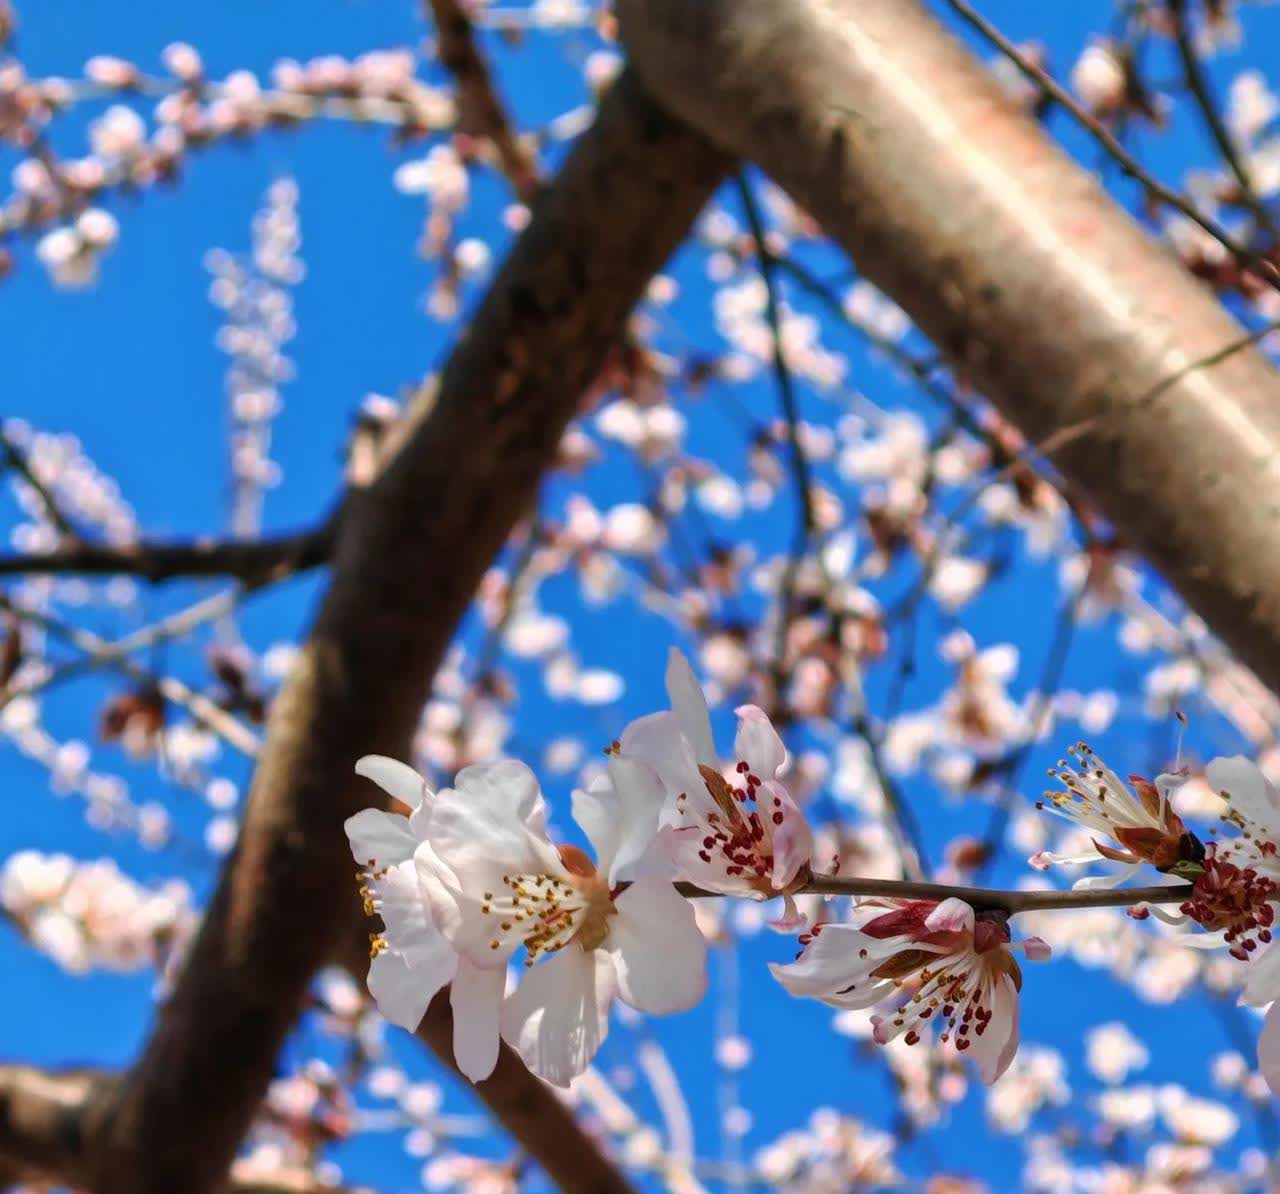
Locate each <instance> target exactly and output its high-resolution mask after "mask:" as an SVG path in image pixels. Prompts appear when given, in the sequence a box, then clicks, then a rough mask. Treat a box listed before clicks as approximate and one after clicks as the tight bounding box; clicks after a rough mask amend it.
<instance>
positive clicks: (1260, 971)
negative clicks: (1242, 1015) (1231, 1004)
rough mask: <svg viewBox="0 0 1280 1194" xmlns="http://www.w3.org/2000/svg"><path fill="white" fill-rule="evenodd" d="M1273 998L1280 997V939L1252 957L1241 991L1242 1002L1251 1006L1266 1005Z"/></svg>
mask: <svg viewBox="0 0 1280 1194" xmlns="http://www.w3.org/2000/svg"><path fill="white" fill-rule="evenodd" d="M1273 999H1280V941H1273V942H1272V943H1271V944H1270V945H1268V946H1267V948H1266V949H1265V950H1263V952H1262V953H1261V954H1258V955H1255V956H1254V957H1253V958H1252V959H1250V961H1249V963H1248V965H1247V966H1246V968H1245V974H1244V990H1243V991H1241V993H1240V1002H1241V1003H1245V1004H1248V1005H1249V1006H1250V1007H1266V1006H1267V1004H1268V1003H1270V1002H1271V1001H1272V1000H1273Z"/></svg>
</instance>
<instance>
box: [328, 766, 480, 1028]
mask: <svg viewBox="0 0 1280 1194" xmlns="http://www.w3.org/2000/svg"><path fill="white" fill-rule="evenodd" d="M356 773H357V774H358V775H363V776H365V777H366V778H368V779H371V780H373V782H374V783H376V784H377V785H378V786H379V787H380V788H382V789H383V790H384V791H385V792H387V794H388V795H390V796H392V797H394V798H395V799H396V800H398V801H400V802H401V803H402V804H405V805H407V806H408V807H409V808H410V809H412V812H411V813H410V814H409V816H407V817H404V816H400V815H399V814H397V813H389V812H383V811H382V809H377V808H366V809H364V810H362V811H361V812H358V813H356V815H355V816H354V817H349V818H348V819H347V822H346V831H347V838H348V840H349V841H350V843H351V853H352V855H353V856H354V857H355V860H356V862H358V863H359V864H360V865H361V866H362V867H365V868H367V873H366V875H365V876H364V886H363V887H362V888H361V893H362V894H363V895H364V897H365V911H366V912H367V913H369V914H373V913H374V912H376V913H378V915H380V916H381V917H382V922H383V925H384V926H385V927H384V930H383V932H382V933H381V934H380V935H376V936H375V937H374V938H373V948H372V951H371V952H372V959H371V960H370V962H369V993H370V994H371V995H372V996H373V998H374V1001H375V1002H376V1003H377V1005H378V1010H379V1011H380V1012H381V1013H382V1014H383V1015H384V1016H386V1018H387V1019H388V1020H390V1021H391V1022H392V1023H393V1024H399V1025H400V1026H401V1027H402V1028H406V1029H408V1030H409V1031H410V1032H412V1031H413V1030H414V1029H415V1028H417V1027H418V1024H419V1023H420V1022H421V1020H422V1017H423V1016H424V1015H426V1011H427V1005H428V1004H429V1003H430V1002H431V1000H432V999H433V998H434V997H435V995H436V992H437V991H439V990H440V988H441V987H443V986H444V985H445V983H448V982H451V981H452V980H453V979H454V978H455V976H456V974H457V972H458V969H459V963H458V958H457V956H456V955H455V953H454V951H453V948H452V947H451V946H450V945H449V943H448V942H447V941H446V940H445V938H444V936H443V935H442V934H441V932H440V930H439V929H438V928H437V927H436V925H435V921H434V919H433V917H432V915H431V912H430V909H429V906H428V905H427V903H426V901H425V900H424V899H423V897H422V892H421V889H420V886H419V883H418V874H417V870H416V869H415V867H414V861H413V856H414V851H415V850H416V849H417V848H418V846H419V844H420V843H421V842H423V841H424V840H425V839H426V832H427V825H428V822H429V821H430V817H431V809H432V805H433V803H434V799H435V797H434V796H433V794H432V792H431V791H430V789H429V788H428V787H427V784H426V781H425V780H424V779H423V778H422V776H420V775H419V774H418V773H417V772H416V771H414V769H413V768H412V767H410V766H408V765H407V764H405V763H401V762H398V761H397V760H395V759H388V758H386V757H384V756H382V755H365V756H364V758H362V759H360V760H359V761H358V762H357V763H356ZM455 1031H456V1029H455Z"/></svg>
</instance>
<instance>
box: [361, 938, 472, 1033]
mask: <svg viewBox="0 0 1280 1194" xmlns="http://www.w3.org/2000/svg"><path fill="white" fill-rule="evenodd" d="M449 956H450V961H451V962H452V960H453V954H452V952H450V955H449ZM444 981H445V982H448V981H449V980H448V979H447V978H446V979H445V980H444ZM442 986H444V983H443V982H442V983H440V984H438V985H437V984H435V983H434V980H433V979H432V978H429V977H427V976H425V975H424V974H423V972H422V971H421V970H414V969H413V968H412V967H410V966H409V964H408V963H407V962H405V960H404V958H402V957H401V956H400V955H399V954H394V953H392V952H391V951H390V950H384V951H383V952H382V953H380V954H379V955H378V956H377V957H376V958H374V959H373V961H372V962H370V963H369V994H370V995H372V996H373V998H374V1002H375V1003H377V1005H378V1011H380V1012H381V1013H382V1014H383V1015H384V1016H385V1017H386V1018H387V1019H388V1020H390V1021H391V1023H392V1024H398V1025H399V1026H400V1027H401V1028H404V1029H407V1030H408V1031H409V1032H413V1031H414V1029H416V1028H417V1027H418V1025H419V1024H420V1023H421V1022H422V1017H423V1016H425V1015H426V1013H427V1005H428V1004H429V1003H430V1002H431V1000H432V999H434V998H435V995H436V992H437V991H439V990H440V988H441V987H442Z"/></svg>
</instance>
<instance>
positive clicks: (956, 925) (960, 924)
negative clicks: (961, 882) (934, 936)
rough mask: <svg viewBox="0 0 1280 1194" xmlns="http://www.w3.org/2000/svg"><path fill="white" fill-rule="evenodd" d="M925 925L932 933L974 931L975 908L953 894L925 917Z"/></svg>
mask: <svg viewBox="0 0 1280 1194" xmlns="http://www.w3.org/2000/svg"><path fill="white" fill-rule="evenodd" d="M924 927H925V928H926V929H928V930H929V931H930V932H931V933H945V932H952V933H972V932H973V909H972V908H971V907H970V906H969V905H968V904H966V903H965V902H964V900H959V899H956V898H955V897H954V896H952V897H951V898H950V899H946V900H943V901H942V903H940V904H939V905H938V906H937V907H936V908H935V909H934V910H933V911H932V912H930V913H929V915H928V916H926V917H925V921H924Z"/></svg>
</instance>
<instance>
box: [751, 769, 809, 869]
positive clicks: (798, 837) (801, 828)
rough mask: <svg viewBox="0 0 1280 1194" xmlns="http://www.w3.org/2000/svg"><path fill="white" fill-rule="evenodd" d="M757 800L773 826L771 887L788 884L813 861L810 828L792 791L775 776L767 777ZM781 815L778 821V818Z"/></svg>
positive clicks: (762, 813)
mask: <svg viewBox="0 0 1280 1194" xmlns="http://www.w3.org/2000/svg"><path fill="white" fill-rule="evenodd" d="M757 800H758V802H759V804H760V808H761V815H762V816H765V817H769V818H771V821H772V826H773V875H772V876H771V880H772V883H773V889H774V891H782V890H784V889H785V888H787V887H789V886H790V885H791V884H792V883H793V882H794V881H795V878H796V876H797V875H798V874H799V873H800V871H801V869H802V868H803V867H806V866H808V865H810V864H811V863H812V861H813V830H812V829H810V828H809V822H808V819H807V818H806V817H805V815H804V813H802V812H801V811H800V806H799V805H798V804H796V802H795V801H794V800H792V799H791V793H790V792H788V791H787V789H786V788H785V787H784V786H783V785H782V784H780V783H778V782H777V781H776V780H766V781H765V782H764V783H763V784H762V785H761V786H760V789H759V793H758V795H757ZM779 817H780V818H781V820H780V821H779V820H778V818H779Z"/></svg>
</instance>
